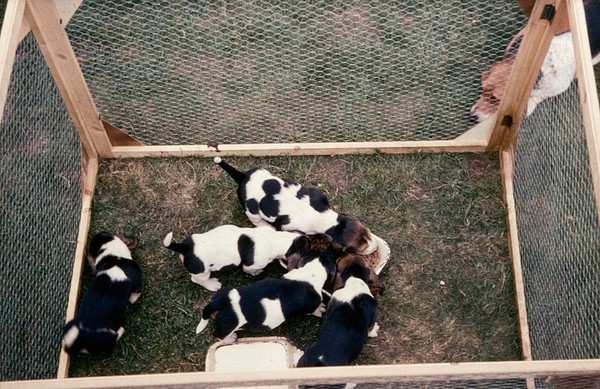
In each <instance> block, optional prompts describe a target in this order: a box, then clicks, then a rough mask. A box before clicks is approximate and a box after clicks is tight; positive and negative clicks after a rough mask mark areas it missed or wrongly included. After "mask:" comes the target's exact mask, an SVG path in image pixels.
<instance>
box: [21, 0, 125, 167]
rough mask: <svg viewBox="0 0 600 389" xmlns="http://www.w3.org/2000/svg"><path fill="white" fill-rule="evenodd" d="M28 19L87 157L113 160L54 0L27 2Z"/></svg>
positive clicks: (109, 146) (110, 147)
mask: <svg viewBox="0 0 600 389" xmlns="http://www.w3.org/2000/svg"><path fill="white" fill-rule="evenodd" d="M25 17H26V19H27V22H28V23H29V25H30V26H31V30H32V32H33V34H34V36H35V38H36V40H37V42H38V45H39V47H40V50H41V51H42V54H43V55H44V58H45V59H46V62H47V63H48V67H49V68H50V72H51V73H52V76H53V77H54V81H55V82H56V85H57V86H58V90H59V91H60V94H61V95H62V98H63V100H64V102H65V105H66V107H67V110H68V112H69V114H70V115H71V118H72V119H73V122H74V123H75V127H76V128H77V131H78V132H79V135H80V137H81V141H82V144H83V147H84V148H85V150H86V152H87V153H88V155H89V156H90V157H91V158H93V157H95V156H99V157H103V158H111V157H113V152H112V145H111V143H110V140H109V138H108V136H107V134H106V131H105V130H104V125H103V124H102V121H101V120H100V115H99V113H98V110H97V109H96V105H95V104H94V100H93V99H92V95H91V93H90V91H89V89H88V87H87V84H86V82H85V79H84V77H83V73H82V72H81V68H80V67H79V63H78V62H77V58H76V57H75V52H74V51H73V48H72V47H71V43H70V42H69V38H68V37H67V33H66V32H65V30H64V28H63V27H62V26H61V20H60V18H59V16H58V12H57V10H56V7H55V5H54V2H53V1H48V0H27V3H26V6H25Z"/></svg>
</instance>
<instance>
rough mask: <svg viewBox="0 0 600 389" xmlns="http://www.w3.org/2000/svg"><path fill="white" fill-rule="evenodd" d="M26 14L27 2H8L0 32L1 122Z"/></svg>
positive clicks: (11, 0) (19, 0) (16, 0)
mask: <svg viewBox="0 0 600 389" xmlns="http://www.w3.org/2000/svg"><path fill="white" fill-rule="evenodd" d="M24 12H25V0H8V2H7V3H6V12H5V13H4V20H3V22H2V32H0V122H2V117H3V116H4V107H5V105H6V99H7V97H8V88H9V87H10V76H11V75H12V70H13V64H14V62H15V54H16V51H17V45H18V44H19V41H18V33H19V29H20V28H21V25H22V23H23V13H24Z"/></svg>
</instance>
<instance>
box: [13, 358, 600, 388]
mask: <svg viewBox="0 0 600 389" xmlns="http://www.w3.org/2000/svg"><path fill="white" fill-rule="evenodd" d="M599 373H600V359H588V360H552V361H506V362H459V363H432V364H410V365H408V364H404V365H369V366H335V367H304V368H298V369H287V370H276V371H256V372H194V373H171V374H147V375H124V376H113V377H85V378H68V379H54V380H31V381H13V382H3V384H6V385H7V386H8V387H10V388H13V389H21V388H22V389H26V388H32V389H33V388H35V389H43V388H53V389H54V388H99V387H102V388H122V387H131V388H133V387H148V386H151V387H159V386H164V387H173V386H184V385H195V386H197V387H206V386H219V387H220V386H229V387H230V386H242V387H249V386H259V385H260V386H266V385H282V384H283V385H295V384H300V385H313V384H324V383H327V382H337V383H346V382H354V383H363V382H370V383H378V382H381V383H390V382H423V383H427V381H446V382H450V381H457V380H490V379H523V378H542V379H545V378H546V377H549V376H569V375H580V376H593V375H597V374H599Z"/></svg>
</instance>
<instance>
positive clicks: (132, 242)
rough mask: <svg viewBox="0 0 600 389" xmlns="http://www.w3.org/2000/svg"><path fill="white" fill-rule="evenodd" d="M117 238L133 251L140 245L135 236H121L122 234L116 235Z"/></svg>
mask: <svg viewBox="0 0 600 389" xmlns="http://www.w3.org/2000/svg"><path fill="white" fill-rule="evenodd" d="M116 236H117V237H118V238H119V239H121V240H122V241H123V243H125V245H126V246H127V248H128V249H129V250H133V249H134V248H135V247H136V246H137V244H138V240H137V238H136V237H134V236H128V235H121V234H116Z"/></svg>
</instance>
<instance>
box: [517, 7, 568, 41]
mask: <svg viewBox="0 0 600 389" xmlns="http://www.w3.org/2000/svg"><path fill="white" fill-rule="evenodd" d="M517 3H519V7H521V9H522V10H523V13H524V14H525V15H526V16H527V17H528V18H529V17H530V16H531V11H532V10H533V6H534V5H535V0H517ZM568 30H569V20H568V19H567V18H564V19H561V20H560V24H559V25H558V26H556V31H555V34H560V33H562V32H565V31H568Z"/></svg>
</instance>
